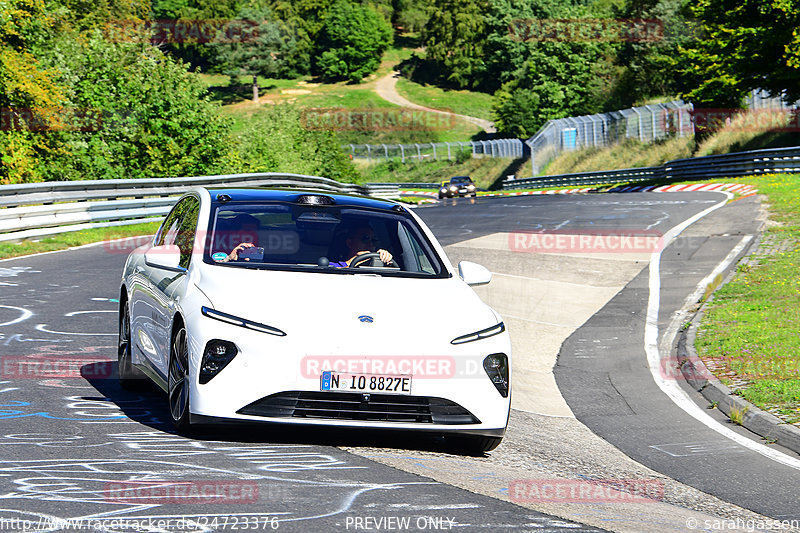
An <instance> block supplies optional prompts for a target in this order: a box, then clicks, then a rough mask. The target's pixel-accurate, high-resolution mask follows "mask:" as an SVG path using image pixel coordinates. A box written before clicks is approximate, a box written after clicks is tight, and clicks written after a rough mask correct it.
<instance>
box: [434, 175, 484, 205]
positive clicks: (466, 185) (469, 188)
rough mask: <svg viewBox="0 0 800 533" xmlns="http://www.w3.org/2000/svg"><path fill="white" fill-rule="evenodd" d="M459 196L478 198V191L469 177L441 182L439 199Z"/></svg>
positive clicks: (458, 177)
mask: <svg viewBox="0 0 800 533" xmlns="http://www.w3.org/2000/svg"><path fill="white" fill-rule="evenodd" d="M459 196H478V189H477V187H475V184H474V183H473V182H472V178H470V177H469V176H454V177H452V178H450V181H443V182H442V186H441V187H440V188H439V199H440V200H441V199H443V198H454V197H456V198H457V197H459Z"/></svg>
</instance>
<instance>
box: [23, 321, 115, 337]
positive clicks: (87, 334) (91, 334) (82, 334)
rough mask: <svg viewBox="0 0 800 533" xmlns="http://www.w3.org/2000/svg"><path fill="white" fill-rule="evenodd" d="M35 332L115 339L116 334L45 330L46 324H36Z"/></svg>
mask: <svg viewBox="0 0 800 533" xmlns="http://www.w3.org/2000/svg"><path fill="white" fill-rule="evenodd" d="M36 330H38V331H43V332H44V333H54V334H56V335H80V336H84V337H116V336H117V334H116V333H76V332H74V331H52V330H49V329H47V324H37V325H36Z"/></svg>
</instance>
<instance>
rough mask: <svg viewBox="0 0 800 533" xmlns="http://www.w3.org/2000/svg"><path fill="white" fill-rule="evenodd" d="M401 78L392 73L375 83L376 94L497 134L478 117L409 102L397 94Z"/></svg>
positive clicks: (490, 123) (486, 121)
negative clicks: (452, 117) (469, 123)
mask: <svg viewBox="0 0 800 533" xmlns="http://www.w3.org/2000/svg"><path fill="white" fill-rule="evenodd" d="M399 77H400V73H399V72H397V71H393V72H390V73H389V74H387V75H386V76H384V77H382V78H380V79H379V80H378V81H376V82H375V92H376V93H377V94H378V96H380V97H381V98H383V99H384V100H386V101H387V102H391V103H393V104H397V105H399V106H402V107H410V108H412V109H421V110H424V111H430V112H432V113H441V114H442V115H453V116H456V117H458V118H461V119H463V120H466V121H467V122H471V123H472V124H475V125H476V126H478V127H480V128H481V129H483V131H485V132H487V133H495V132H496V131H497V130H496V129H495V127H494V124H493V123H492V122H490V121H488V120H484V119H482V118H477V117H469V116H467V115H459V114H457V113H448V112H447V111H441V110H439V109H433V108H430V107H424V106H421V105H418V104H415V103H413V102H410V101H409V100H406V99H405V98H403V97H402V96H400V94H399V93H398V92H397V79H398V78H399Z"/></svg>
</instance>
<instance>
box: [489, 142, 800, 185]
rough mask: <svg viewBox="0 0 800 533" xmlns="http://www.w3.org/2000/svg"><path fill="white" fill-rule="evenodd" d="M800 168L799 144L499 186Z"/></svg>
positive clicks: (684, 177)
mask: <svg viewBox="0 0 800 533" xmlns="http://www.w3.org/2000/svg"><path fill="white" fill-rule="evenodd" d="M798 171H800V147H798V146H795V147H791V148H770V149H767V150H753V151H751V152H736V153H732V154H724V155H711V156H705V157H692V158H689V159H676V160H675V161H669V162H667V163H665V164H663V165H662V166H659V167H641V168H626V169H622V170H601V171H597V172H579V173H575V174H558V175H553V176H537V177H534V178H522V179H515V180H506V181H505V182H503V189H542V188H545V187H560V186H582V185H602V184H608V183H619V182H636V181H648V180H659V181H684V180H705V179H712V178H723V177H737V176H754V175H760V174H780V173H790V172H798Z"/></svg>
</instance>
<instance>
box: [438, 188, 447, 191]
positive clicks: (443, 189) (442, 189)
mask: <svg viewBox="0 0 800 533" xmlns="http://www.w3.org/2000/svg"><path fill="white" fill-rule="evenodd" d="M439 191H440V192H447V189H445V188H444V187H442V188H441V189H439Z"/></svg>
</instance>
